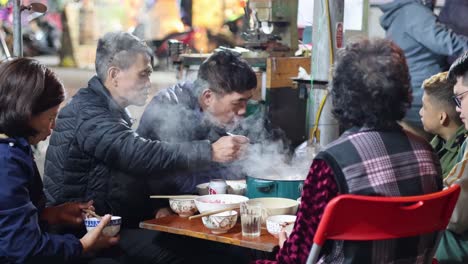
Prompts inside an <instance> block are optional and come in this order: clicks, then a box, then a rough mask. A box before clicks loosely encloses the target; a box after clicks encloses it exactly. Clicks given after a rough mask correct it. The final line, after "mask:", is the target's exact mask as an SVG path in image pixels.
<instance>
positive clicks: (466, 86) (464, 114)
mask: <svg viewBox="0 0 468 264" xmlns="http://www.w3.org/2000/svg"><path fill="white" fill-rule="evenodd" d="M453 93H454V95H455V96H456V97H457V98H458V101H459V102H460V105H459V106H458V105H457V108H456V110H457V112H458V113H460V118H461V120H462V122H463V124H465V128H466V129H468V119H467V118H468V100H467V97H468V82H467V81H465V82H464V81H463V77H458V78H457V83H456V84H455V86H454V87H453Z"/></svg>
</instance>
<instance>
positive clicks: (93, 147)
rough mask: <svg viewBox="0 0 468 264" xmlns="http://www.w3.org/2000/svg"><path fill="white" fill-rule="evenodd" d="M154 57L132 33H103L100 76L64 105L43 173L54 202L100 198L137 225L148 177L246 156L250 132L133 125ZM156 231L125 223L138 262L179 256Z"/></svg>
mask: <svg viewBox="0 0 468 264" xmlns="http://www.w3.org/2000/svg"><path fill="white" fill-rule="evenodd" d="M151 62H152V55H151V51H150V50H149V49H148V47H147V46H146V44H144V42H142V41H141V40H139V39H138V38H136V37H134V36H132V35H131V34H128V33H124V32H115V33H108V34H106V35H105V36H104V37H102V38H101V39H100V40H99V43H98V47H97V55H96V72H97V76H95V77H93V78H92V79H91V80H90V81H89V83H88V87H87V88H83V89H81V90H80V91H79V92H78V93H77V94H76V95H75V96H74V97H73V98H72V99H71V101H70V102H69V103H68V104H67V105H66V106H65V107H64V108H63V109H62V110H61V111H60V113H59V116H58V118H57V123H56V127H55V132H54V133H53V134H52V136H51V138H50V146H49V148H48V150H47V154H46V163H45V176H44V186H45V193H46V196H47V199H48V203H49V204H60V203H64V202H67V201H88V200H94V206H95V208H96V212H97V213H98V214H105V213H111V214H114V215H121V216H122V217H123V223H124V224H123V225H124V227H125V226H135V225H136V224H137V223H138V221H140V220H143V219H145V218H151V217H152V215H151V214H152V210H151V208H150V207H149V206H148V205H149V203H148V200H147V199H148V196H146V195H142V194H145V186H146V177H148V176H149V177H158V174H159V173H160V171H161V170H164V169H174V168H190V167H200V166H204V165H205V164H208V163H210V162H211V161H216V162H229V161H232V160H234V159H235V158H237V157H238V156H239V154H240V153H239V151H240V149H242V146H243V145H244V144H246V143H248V139H246V138H245V137H234V138H233V137H228V136H226V137H222V138H220V139H219V140H218V141H216V142H214V143H210V142H209V141H207V140H200V141H193V142H185V143H164V142H161V141H152V140H148V139H145V138H143V137H140V136H139V135H138V134H136V133H135V132H134V131H133V130H132V128H131V126H132V121H131V118H130V116H129V113H128V112H127V110H126V107H127V106H129V105H139V106H142V105H144V104H145V101H146V99H147V96H148V90H149V88H150V85H151V83H150V79H149V76H150V74H151V72H152V67H151ZM133 198H135V199H133ZM148 232H150V234H149V233H148ZM153 236H154V233H152V232H151V231H145V230H134V231H132V230H127V229H125V228H124V229H123V230H122V231H121V247H122V249H123V251H124V252H125V253H127V254H128V255H130V256H132V257H134V256H136V255H139V256H142V257H145V258H143V259H141V260H139V261H137V262H138V263H143V262H144V261H148V262H152V263H154V262H155V261H157V262H158V263H159V262H161V263H165V262H167V263H172V262H174V261H173V259H171V256H167V255H165V254H166V253H165V252H163V251H162V250H160V248H159V247H157V246H156V245H154V244H152V239H153Z"/></svg>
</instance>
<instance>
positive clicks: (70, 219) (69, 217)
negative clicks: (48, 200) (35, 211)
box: [41, 201, 94, 226]
mask: <svg viewBox="0 0 468 264" xmlns="http://www.w3.org/2000/svg"><path fill="white" fill-rule="evenodd" d="M86 209H87V210H92V211H94V207H93V201H89V202H87V203H77V202H69V203H64V204H61V205H58V206H51V207H47V208H45V209H44V211H43V212H42V214H41V219H42V220H45V221H47V222H48V223H49V224H51V225H56V224H63V225H72V226H77V225H81V224H82V223H83V219H84V214H83V210H86Z"/></svg>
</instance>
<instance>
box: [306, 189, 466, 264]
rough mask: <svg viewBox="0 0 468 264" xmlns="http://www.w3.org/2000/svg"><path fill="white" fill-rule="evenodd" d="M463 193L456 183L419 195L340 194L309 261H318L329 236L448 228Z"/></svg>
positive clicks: (374, 236)
mask: <svg viewBox="0 0 468 264" xmlns="http://www.w3.org/2000/svg"><path fill="white" fill-rule="evenodd" d="M459 194H460V186H458V185H456V184H454V185H452V186H451V187H450V188H447V189H445V190H443V191H440V192H436V193H431V194H426V195H418V196H406V197H375V196H361V195H352V194H344V195H339V196H337V197H335V198H333V199H332V200H331V201H330V202H329V203H328V204H327V207H326V208H325V212H324V214H323V217H322V220H321V221H320V224H319V226H318V228H317V232H316V233H315V237H314V244H313V245H312V249H311V251H310V254H309V257H308V259H307V264H312V263H316V262H317V259H318V256H319V253H320V250H321V248H322V246H323V244H324V243H325V241H326V240H327V239H332V240H383V239H393V238H402V237H410V236H417V235H421V234H425V233H431V232H436V231H442V230H445V228H446V227H447V225H448V222H449V220H450V216H451V215H452V212H453V209H454V208H455V204H456V202H457V199H458V195H459Z"/></svg>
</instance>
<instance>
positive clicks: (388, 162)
mask: <svg viewBox="0 0 468 264" xmlns="http://www.w3.org/2000/svg"><path fill="white" fill-rule="evenodd" d="M409 79H410V78H409V73H408V67H407V65H406V60H405V57H404V55H403V51H402V50H401V49H400V48H398V47H397V46H396V45H395V44H394V43H392V42H391V41H388V40H383V39H377V40H367V39H364V40H360V41H357V42H353V43H350V44H348V45H347V46H346V47H345V48H344V49H342V50H339V51H338V59H337V61H336V63H335V65H334V69H333V79H332V83H331V86H332V90H331V98H332V100H333V114H334V116H335V117H336V119H337V120H338V122H339V123H340V125H341V127H343V128H346V129H347V130H346V131H345V132H344V133H343V135H342V136H341V137H340V138H338V139H337V140H335V141H334V142H332V143H330V144H329V145H327V146H326V147H325V148H324V149H323V150H322V151H321V152H320V153H318V154H317V156H316V157H315V158H314V160H313V162H312V165H311V167H310V171H309V175H308V176H307V179H306V181H305V183H304V189H303V191H302V196H301V205H300V207H299V211H298V213H297V219H296V222H295V226H294V229H293V231H292V233H291V235H290V236H289V238H288V239H287V240H286V235H285V234H284V232H283V233H281V234H280V241H279V245H280V247H281V249H280V251H279V252H278V254H277V255H276V261H277V262H278V263H305V262H306V260H307V257H308V255H309V252H310V249H311V246H312V243H313V238H314V235H315V232H316V230H317V227H318V224H319V222H320V219H321V218H322V214H323V212H324V209H325V207H326V205H327V203H328V202H329V201H330V200H331V199H332V198H334V197H336V196H337V195H340V194H359V195H368V196H410V195H421V194H427V193H432V192H437V191H439V190H441V189H442V179H441V169H440V165H439V161H438V158H437V156H436V154H435V153H434V151H433V150H432V148H431V146H430V145H429V144H428V143H427V142H426V141H425V140H424V139H422V138H420V137H417V136H415V135H413V134H411V133H409V132H407V131H405V130H403V129H402V128H401V127H400V126H399V125H398V121H399V120H401V119H402V118H403V117H404V115H405V112H406V110H407V109H408V107H409V106H410V105H411V94H410V83H409ZM285 240H286V241H285ZM436 242H437V234H427V235H424V236H416V237H409V238H404V239H395V240H386V241H383V242H379V241H375V242H374V241H369V242H367V241H365V242H353V241H333V242H331V243H327V244H326V245H325V246H324V248H323V249H322V252H323V255H322V256H321V259H320V261H319V263H356V264H366V263H369V264H370V263H430V260H431V259H432V257H433V255H434V251H435V249H434V247H435V245H436ZM257 263H259V264H260V263H272V262H271V261H257Z"/></svg>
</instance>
